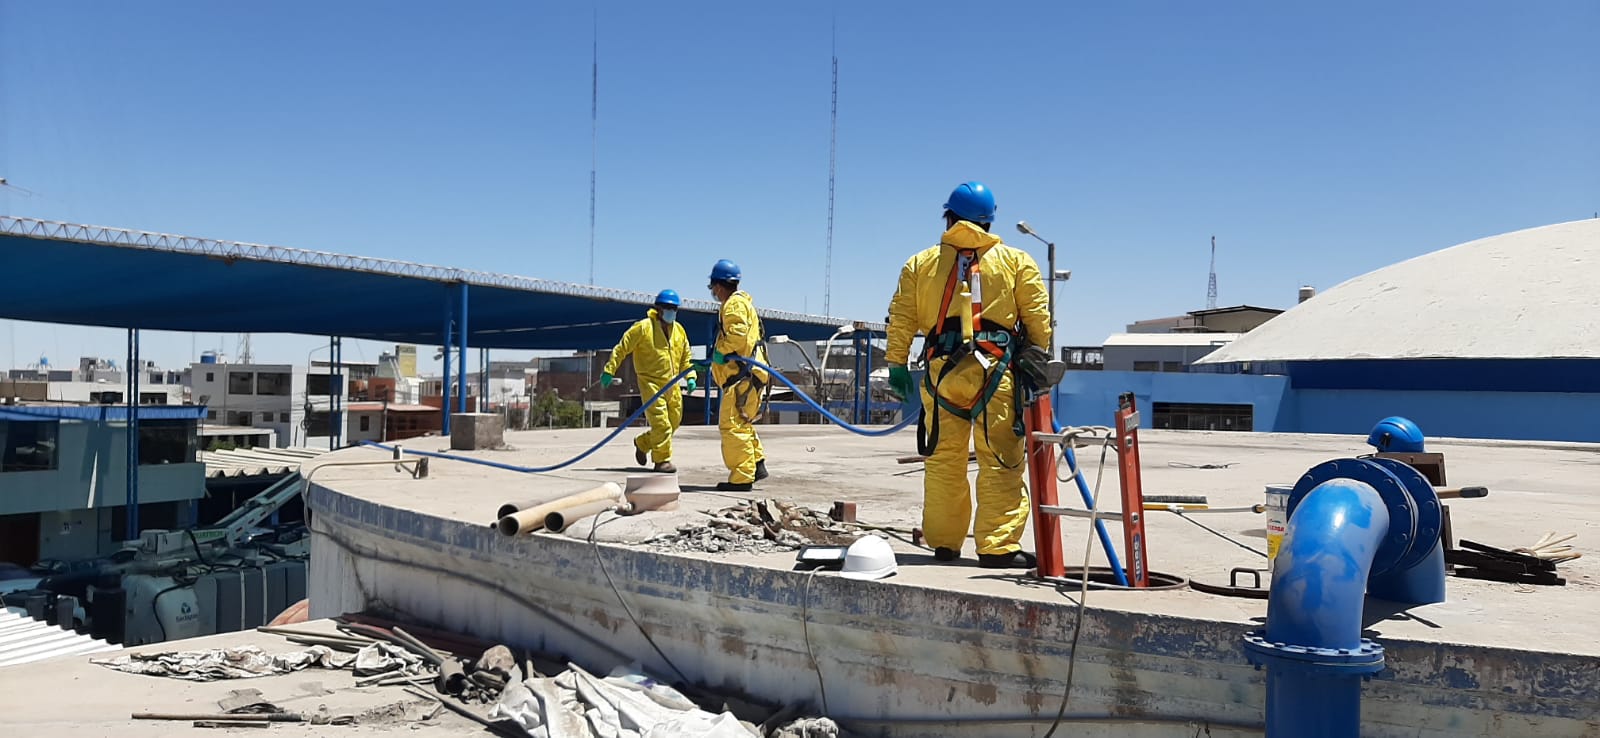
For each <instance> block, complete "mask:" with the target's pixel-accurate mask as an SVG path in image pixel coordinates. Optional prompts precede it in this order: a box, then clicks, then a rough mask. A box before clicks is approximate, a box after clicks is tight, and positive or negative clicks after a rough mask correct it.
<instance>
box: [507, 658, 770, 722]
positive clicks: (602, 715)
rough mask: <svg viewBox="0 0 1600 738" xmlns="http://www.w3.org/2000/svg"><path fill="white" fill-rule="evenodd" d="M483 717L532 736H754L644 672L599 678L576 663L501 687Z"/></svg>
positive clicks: (622, 672) (725, 715)
mask: <svg viewBox="0 0 1600 738" xmlns="http://www.w3.org/2000/svg"><path fill="white" fill-rule="evenodd" d="M489 718H490V719H491V720H492V719H498V718H509V719H511V720H514V721H516V723H517V724H518V725H521V726H522V728H523V729H524V730H526V731H528V734H529V735H531V736H533V737H534V738H668V737H669V736H691V737H695V738H760V734H759V733H756V732H753V731H751V730H750V729H749V728H747V727H745V726H744V725H743V724H742V723H740V722H739V720H738V719H737V718H735V717H734V716H733V715H732V714H730V713H726V712H724V713H722V714H720V715H713V714H711V713H709V712H706V711H704V710H701V709H700V708H698V707H696V706H695V704H694V703H693V702H691V701H689V698H687V697H684V696H683V695H682V694H680V693H679V692H678V691H677V690H675V689H672V688H671V687H668V686H666V685H664V684H659V683H656V682H655V681H653V680H651V679H649V678H647V677H643V676H640V675H638V674H634V673H630V672H628V671H626V670H621V669H619V670H618V671H615V672H612V674H611V676H608V677H606V678H604V679H600V678H597V677H595V676H594V675H593V674H590V673H588V672H586V671H584V670H583V669H581V668H579V667H578V666H576V665H573V666H571V667H570V668H569V669H568V670H567V671H565V672H563V673H561V675H559V676H555V677H535V678H531V679H527V680H525V681H523V682H522V683H521V684H513V685H511V686H510V687H507V688H506V691H505V692H503V693H502V694H501V695H500V701H499V702H497V703H495V706H494V707H493V708H492V709H491V710H490V712H489Z"/></svg>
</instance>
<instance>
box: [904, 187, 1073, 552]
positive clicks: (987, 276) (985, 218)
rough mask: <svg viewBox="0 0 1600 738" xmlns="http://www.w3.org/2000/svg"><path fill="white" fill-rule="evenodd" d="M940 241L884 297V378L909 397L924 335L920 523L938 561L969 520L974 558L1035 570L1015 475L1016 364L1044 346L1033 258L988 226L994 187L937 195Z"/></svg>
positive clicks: (955, 546) (1018, 422)
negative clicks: (972, 481) (911, 365)
mask: <svg viewBox="0 0 1600 738" xmlns="http://www.w3.org/2000/svg"><path fill="white" fill-rule="evenodd" d="M944 207H945V212H944V219H945V227H946V230H945V232H944V236H943V237H941V238H940V239H939V245H937V246H933V247H930V248H928V249H925V250H923V251H922V252H920V253H918V254H917V255H915V256H913V257H911V259H910V260H909V261H907V262H906V265H905V267H904V268H902V269H901V270H900V285H899V287H898V288H897V289H896V290H895V294H894V299H893V301H892V302H891V303H890V305H889V349H888V355H887V358H888V361H889V365H890V369H889V377H890V386H891V387H892V388H894V390H895V391H896V392H899V393H900V394H901V396H902V397H909V396H910V395H911V393H912V392H914V391H917V388H915V387H913V386H912V382H911V374H910V371H909V370H908V369H907V368H906V361H907V359H908V358H909V354H910V351H911V341H912V339H913V338H914V337H915V336H916V335H918V334H922V335H923V336H925V339H924V350H923V357H922V358H923V359H924V361H925V362H926V364H927V374H926V376H925V377H924V379H923V383H922V387H921V393H922V408H923V413H922V421H921V423H920V424H919V426H918V429H917V430H918V435H917V444H918V447H919V448H918V451H919V452H920V453H922V454H924V455H926V456H927V457H928V458H927V462H926V467H925V468H926V474H925V475H924V477H923V482H922V485H923V493H922V494H923V509H922V530H923V532H924V535H925V536H926V537H927V539H928V545H929V546H933V547H934V557H935V558H936V559H938V560H940V561H954V560H956V559H958V558H960V556H961V547H962V544H964V543H965V542H966V537H967V531H968V525H969V524H972V527H971V530H972V533H973V537H974V538H975V539H976V541H977V548H978V563H979V564H980V565H981V566H984V567H988V568H996V569H999V568H1031V567H1033V566H1034V565H1035V564H1036V560H1035V558H1034V556H1032V555H1031V554H1028V553H1027V552H1024V551H1022V547H1021V545H1019V542H1020V541H1021V540H1022V533H1023V528H1024V527H1025V526H1026V525H1027V522H1028V513H1029V505H1028V492H1027V489H1026V488H1025V487H1024V485H1023V480H1022V475H1023V471H1024V470H1025V469H1026V468H1027V464H1026V463H1025V462H1026V459H1025V458H1024V451H1023V448H1024V443H1023V441H1024V432H1023V427H1022V411H1021V410H1022V409H1021V407H1020V406H1019V405H1018V402H1019V394H1018V393H1017V390H1016V382H1015V374H1014V372H1013V371H1012V360H1013V358H1014V357H1016V356H1018V355H1020V354H1021V352H1022V351H1023V349H1025V348H1027V347H1028V346H1029V345H1034V346H1041V347H1048V346H1049V345H1050V308H1049V298H1048V297H1047V294H1046V292H1045V286H1044V278H1043V276H1042V275H1041V274H1040V273H1039V265H1038V263H1037V262H1035V261H1034V260H1033V257H1032V256H1029V255H1028V253H1027V252H1025V251H1022V250H1021V249H1016V248H1012V247H1010V246H1007V245H1005V244H1004V243H1002V242H1001V241H1000V238H999V237H998V236H995V235H993V234H991V233H989V225H990V224H991V223H992V222H993V221H994V213H995V203H994V195H993V193H991V192H990V191H989V190H988V188H986V187H984V186H983V185H982V184H980V183H977V182H968V183H966V184H963V185H961V186H960V187H957V188H956V190H955V191H954V192H953V193H951V195H950V199H949V200H948V201H947V202H946V203H945V206H944ZM973 444H975V445H976V447H977V461H978V511H977V520H976V521H973V518H972V493H971V490H970V488H969V487H968V484H967V458H968V457H967V453H968V448H969V446H970V445H973Z"/></svg>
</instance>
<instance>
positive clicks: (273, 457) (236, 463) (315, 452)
mask: <svg viewBox="0 0 1600 738" xmlns="http://www.w3.org/2000/svg"><path fill="white" fill-rule="evenodd" d="M327 452H328V451H327V449H314V448H240V449H234V450H232V451H201V452H200V461H201V462H202V463H204V464H205V465H206V476H207V477H210V478H212V479H227V478H233V477H251V476H256V475H259V474H287V473H289V472H295V471H299V470H300V465H301V464H302V463H305V462H307V461H310V460H312V459H315V458H317V457H318V456H321V455H323V454H325V453H327Z"/></svg>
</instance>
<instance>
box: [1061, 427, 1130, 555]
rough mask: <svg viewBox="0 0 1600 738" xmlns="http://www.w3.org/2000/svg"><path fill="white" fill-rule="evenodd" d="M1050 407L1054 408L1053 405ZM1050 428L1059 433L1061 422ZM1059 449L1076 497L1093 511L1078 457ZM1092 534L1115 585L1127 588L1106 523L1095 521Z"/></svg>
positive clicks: (1092, 503)
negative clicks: (1115, 581) (1115, 576)
mask: <svg viewBox="0 0 1600 738" xmlns="http://www.w3.org/2000/svg"><path fill="white" fill-rule="evenodd" d="M1050 407H1052V408H1054V407H1055V405H1051V406H1050ZM1050 426H1051V428H1053V429H1054V431H1055V432H1056V433H1060V432H1061V421H1059V420H1056V419H1055V418H1054V417H1051V418H1050ZM1061 448H1062V450H1063V456H1065V458H1066V460H1067V471H1070V472H1072V478H1073V479H1074V480H1076V481H1077V483H1078V496H1080V497H1082V498H1083V506H1084V508H1085V509H1088V510H1093V509H1094V507H1095V504H1094V494H1093V493H1092V492H1090V491H1089V483H1088V482H1086V481H1084V479H1083V474H1081V473H1079V471H1078V455H1077V454H1076V453H1073V451H1072V446H1071V445H1063V446H1062V447H1061ZM1094 532H1095V535H1097V536H1099V537H1100V548H1102V549H1104V550H1105V552H1106V563H1107V564H1109V565H1110V566H1111V572H1112V573H1113V574H1115V575H1117V584H1119V585H1121V586H1124V587H1126V586H1128V573H1127V572H1125V571H1123V570H1122V560H1121V559H1119V558H1117V547H1116V546H1115V545H1112V543H1111V534H1110V533H1107V532H1106V521H1104V520H1098V519H1097V520H1095V521H1094ZM1084 575H1085V576H1087V575H1088V574H1087V573H1086V572H1085V573H1084Z"/></svg>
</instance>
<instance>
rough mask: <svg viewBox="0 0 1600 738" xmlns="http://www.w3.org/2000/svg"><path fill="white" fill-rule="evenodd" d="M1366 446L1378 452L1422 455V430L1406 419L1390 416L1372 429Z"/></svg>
mask: <svg viewBox="0 0 1600 738" xmlns="http://www.w3.org/2000/svg"><path fill="white" fill-rule="evenodd" d="M1367 445H1368V446H1371V447H1373V448H1375V449H1378V450H1379V451H1399V452H1402V453H1422V429H1421V428H1418V427H1417V424H1416V423H1413V422H1411V421H1410V420H1408V419H1406V418H1402V417H1400V416H1398V415H1394V416H1390V417H1387V418H1384V419H1383V420H1380V421H1378V424H1377V425H1375V426H1373V427H1372V434H1371V435H1369V436H1367Z"/></svg>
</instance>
